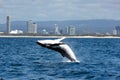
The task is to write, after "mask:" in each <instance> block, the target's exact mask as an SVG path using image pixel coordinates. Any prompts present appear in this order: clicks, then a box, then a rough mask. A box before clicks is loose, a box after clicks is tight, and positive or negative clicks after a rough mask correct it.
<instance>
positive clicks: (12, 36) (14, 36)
mask: <svg viewBox="0 0 120 80" xmlns="http://www.w3.org/2000/svg"><path fill="white" fill-rule="evenodd" d="M61 37H66V38H120V36H31V35H19V36H18V35H0V38H61Z"/></svg>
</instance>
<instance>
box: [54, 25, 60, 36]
mask: <svg viewBox="0 0 120 80" xmlns="http://www.w3.org/2000/svg"><path fill="white" fill-rule="evenodd" d="M54 34H55V35H60V31H59V27H58V25H57V24H55V29H54Z"/></svg>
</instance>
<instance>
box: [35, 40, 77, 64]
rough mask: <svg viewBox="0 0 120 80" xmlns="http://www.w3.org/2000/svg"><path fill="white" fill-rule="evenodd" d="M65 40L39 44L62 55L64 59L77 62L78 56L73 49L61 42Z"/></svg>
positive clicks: (44, 41)
mask: <svg viewBox="0 0 120 80" xmlns="http://www.w3.org/2000/svg"><path fill="white" fill-rule="evenodd" d="M63 39H64V38H61V39H55V40H38V41H37V44H39V45H40V46H42V47H45V48H48V49H51V50H54V51H57V52H59V53H61V55H62V56H63V57H66V58H68V59H69V60H70V61H73V62H77V61H78V60H77V59H76V56H75V54H74V52H73V51H72V49H71V48H70V47H69V46H68V45H67V44H65V43H63V42H60V41H61V40H63Z"/></svg>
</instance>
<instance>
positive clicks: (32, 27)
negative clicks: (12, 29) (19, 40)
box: [27, 20, 37, 33]
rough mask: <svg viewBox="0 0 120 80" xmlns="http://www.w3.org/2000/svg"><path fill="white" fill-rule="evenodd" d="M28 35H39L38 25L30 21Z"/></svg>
mask: <svg viewBox="0 0 120 80" xmlns="http://www.w3.org/2000/svg"><path fill="white" fill-rule="evenodd" d="M27 26H28V33H37V24H36V23H33V22H32V20H29V21H28V23H27Z"/></svg>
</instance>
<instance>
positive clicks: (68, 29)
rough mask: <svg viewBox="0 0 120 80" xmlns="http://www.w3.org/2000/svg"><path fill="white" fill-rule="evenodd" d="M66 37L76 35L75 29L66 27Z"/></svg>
mask: <svg viewBox="0 0 120 80" xmlns="http://www.w3.org/2000/svg"><path fill="white" fill-rule="evenodd" d="M67 32H68V35H76V29H75V27H74V26H71V25H70V26H68V28H67Z"/></svg>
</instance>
